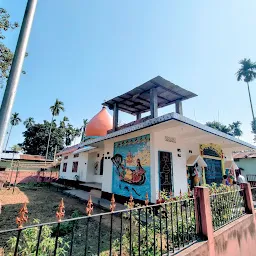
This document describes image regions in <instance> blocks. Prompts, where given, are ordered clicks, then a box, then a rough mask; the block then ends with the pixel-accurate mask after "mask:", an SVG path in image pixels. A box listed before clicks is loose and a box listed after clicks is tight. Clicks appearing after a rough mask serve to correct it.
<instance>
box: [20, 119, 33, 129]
mask: <svg viewBox="0 0 256 256" xmlns="http://www.w3.org/2000/svg"><path fill="white" fill-rule="evenodd" d="M23 124H24V125H25V127H26V128H27V129H28V128H30V127H31V126H33V125H34V124H35V120H34V118H33V117H29V118H27V119H26V120H25V121H24V123H23Z"/></svg>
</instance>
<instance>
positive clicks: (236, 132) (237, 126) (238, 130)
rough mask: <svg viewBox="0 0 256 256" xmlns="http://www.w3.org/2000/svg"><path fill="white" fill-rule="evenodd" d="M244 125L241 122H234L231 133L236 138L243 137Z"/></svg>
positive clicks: (230, 126) (231, 125)
mask: <svg viewBox="0 0 256 256" xmlns="http://www.w3.org/2000/svg"><path fill="white" fill-rule="evenodd" d="M241 125H242V123H241V122H240V121H236V122H233V123H232V124H230V125H229V128H230V131H231V132H232V134H233V136H235V137H238V138H239V137H241V136H242V135H243V132H242V130H241Z"/></svg>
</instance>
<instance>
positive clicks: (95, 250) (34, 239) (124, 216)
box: [0, 197, 197, 256]
mask: <svg viewBox="0 0 256 256" xmlns="http://www.w3.org/2000/svg"><path fill="white" fill-rule="evenodd" d="M128 207H129V208H128V209H126V210H121V211H114V209H115V201H114V200H112V202H111V207H110V209H111V212H107V213H101V214H96V215H91V214H92V211H93V206H92V202H91V201H90V200H89V202H88V205H87V208H86V211H87V214H88V216H83V217H77V218H72V219H67V220H65V219H64V220H62V218H63V217H64V203H63V201H62V202H61V204H60V206H59V209H58V211H57V213H56V215H57V218H58V219H59V222H51V223H44V224H39V223H37V220H35V223H34V225H31V226H26V227H22V225H23V223H24V222H25V221H26V214H27V209H26V206H25V207H24V208H23V209H21V212H20V215H19V217H18V218H17V224H18V225H19V228H18V229H12V230H5V231H0V248H1V247H2V248H3V249H4V251H5V253H6V255H15V256H16V255H22V256H27V255H29V256H31V255H33V256H36V255H78V256H79V255H102V256H104V255H164V254H168V255H171V254H173V253H175V252H177V251H179V250H181V249H183V248H185V247H187V246H188V245H191V244H192V243H194V242H196V241H197V226H196V216H195V203H194V198H189V197H187V198H179V199H170V200H169V201H166V202H164V203H161V204H156V205H148V202H146V205H145V206H136V207H134V203H133V201H132V200H130V202H129V203H128Z"/></svg>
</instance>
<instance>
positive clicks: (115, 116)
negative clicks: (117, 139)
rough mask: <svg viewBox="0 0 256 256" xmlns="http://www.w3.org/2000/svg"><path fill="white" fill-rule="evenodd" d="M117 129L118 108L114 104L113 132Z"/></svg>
mask: <svg viewBox="0 0 256 256" xmlns="http://www.w3.org/2000/svg"><path fill="white" fill-rule="evenodd" d="M117 127H118V106H117V104H116V103H115V104H114V109H113V130H114V131H116V130H117Z"/></svg>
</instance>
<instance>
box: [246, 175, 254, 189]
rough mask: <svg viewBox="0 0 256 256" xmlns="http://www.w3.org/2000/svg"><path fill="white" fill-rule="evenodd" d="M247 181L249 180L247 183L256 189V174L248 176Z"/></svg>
mask: <svg viewBox="0 0 256 256" xmlns="http://www.w3.org/2000/svg"><path fill="white" fill-rule="evenodd" d="M246 179H247V182H249V183H250V185H251V187H256V175H255V174H247V175H246Z"/></svg>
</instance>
